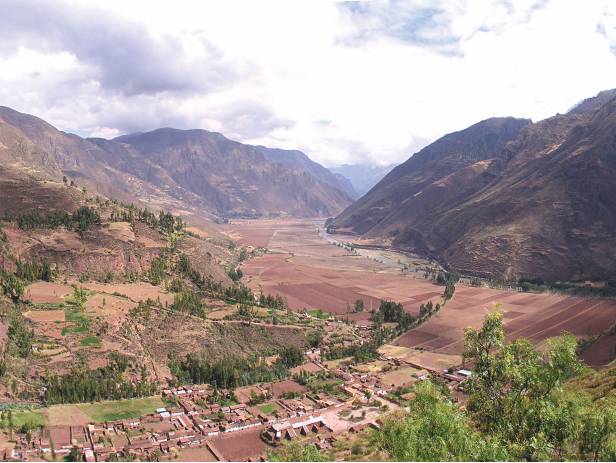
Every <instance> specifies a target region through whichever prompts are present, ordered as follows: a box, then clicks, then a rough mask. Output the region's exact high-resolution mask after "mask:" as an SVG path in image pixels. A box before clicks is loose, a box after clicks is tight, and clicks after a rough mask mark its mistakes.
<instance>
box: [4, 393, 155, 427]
mask: <svg viewBox="0 0 616 463" xmlns="http://www.w3.org/2000/svg"><path fill="white" fill-rule="evenodd" d="M159 407H164V403H163V402H162V400H161V399H160V397H149V398H144V399H129V400H111V401H105V402H97V403H91V404H68V405H52V406H51V407H44V408H39V409H35V410H28V411H23V412H15V413H14V414H13V420H14V423H15V427H16V428H19V427H21V426H22V425H24V424H26V423H27V424H31V425H35V426H39V425H46V426H66V425H79V424H82V425H83V424H88V423H102V422H105V421H114V420H123V419H128V418H137V417H139V416H142V415H145V414H148V413H152V412H153V411H154V410H156V409H157V408H159Z"/></svg>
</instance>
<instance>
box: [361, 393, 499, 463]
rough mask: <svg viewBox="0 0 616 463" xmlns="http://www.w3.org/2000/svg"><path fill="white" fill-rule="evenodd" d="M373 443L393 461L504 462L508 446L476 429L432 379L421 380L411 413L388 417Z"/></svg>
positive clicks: (411, 405) (373, 438) (374, 435)
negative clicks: (505, 446)
mask: <svg viewBox="0 0 616 463" xmlns="http://www.w3.org/2000/svg"><path fill="white" fill-rule="evenodd" d="M372 443H373V445H374V446H375V447H376V448H378V449H379V450H381V451H384V452H385V453H386V454H387V455H388V456H389V458H390V459H391V460H394V461H452V460H454V461H455V460H458V461H503V460H509V459H510V456H509V453H508V452H507V449H506V448H504V447H503V446H502V445H500V444H499V443H498V442H497V441H496V440H493V439H490V438H486V437H484V436H482V435H481V434H479V433H478V432H476V431H474V430H473V428H472V425H471V423H470V421H469V420H468V418H467V417H466V416H465V415H464V414H463V413H462V412H460V411H459V410H458V408H457V407H456V406H455V405H454V404H452V403H451V402H450V401H449V400H448V399H447V398H446V397H445V396H443V395H442V394H441V392H440V391H439V388H438V387H437V386H435V385H434V384H432V383H431V382H429V381H426V382H421V383H418V384H417V386H416V388H415V397H414V398H413V400H412V401H411V404H410V412H409V413H407V414H398V415H394V416H392V417H390V418H389V419H386V420H385V421H384V423H383V426H382V428H381V429H380V430H377V431H374V432H373V434H372Z"/></svg>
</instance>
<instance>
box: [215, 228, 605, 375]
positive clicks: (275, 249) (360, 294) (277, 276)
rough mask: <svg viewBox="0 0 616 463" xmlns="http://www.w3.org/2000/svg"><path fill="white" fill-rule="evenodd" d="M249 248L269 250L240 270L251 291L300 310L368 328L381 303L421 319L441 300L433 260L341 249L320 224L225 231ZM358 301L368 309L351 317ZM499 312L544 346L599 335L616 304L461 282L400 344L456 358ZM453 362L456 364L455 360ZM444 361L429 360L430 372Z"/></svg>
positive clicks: (594, 353)
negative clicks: (467, 338) (563, 336)
mask: <svg viewBox="0 0 616 463" xmlns="http://www.w3.org/2000/svg"><path fill="white" fill-rule="evenodd" d="M223 228H224V231H225V232H226V233H227V234H229V235H230V236H231V237H233V238H235V239H238V240H239V242H240V243H241V244H242V245H244V246H256V247H265V248H267V249H268V250H269V252H268V253H267V254H264V255H262V256H260V257H257V258H255V259H251V260H249V261H248V262H246V263H245V264H244V265H243V266H242V270H243V273H244V282H245V284H247V285H248V286H249V287H251V288H252V289H253V290H255V291H258V289H259V288H263V290H264V291H265V292H266V293H268V292H271V293H274V294H280V295H282V296H283V297H285V298H286V299H287V301H288V303H289V305H290V307H292V308H293V309H295V310H302V309H308V310H310V309H322V310H325V311H327V312H330V313H333V314H336V315H338V316H340V315H343V316H345V317H348V319H349V320H351V321H356V322H357V323H358V324H359V325H362V324H370V322H369V319H370V311H371V309H372V308H374V309H377V308H378V306H379V301H380V300H381V299H391V300H393V301H395V302H400V303H402V304H403V306H404V309H405V310H406V311H407V312H412V313H414V314H416V313H417V312H418V310H419V306H420V304H423V303H427V302H428V301H429V300H433V301H434V302H435V303H436V302H437V301H438V300H439V299H440V296H441V294H442V289H443V287H442V286H439V285H436V284H435V283H433V282H432V281H431V280H430V279H427V278H424V275H425V274H426V272H429V271H434V270H435V269H438V267H437V266H436V265H435V264H434V263H432V262H429V261H425V260H422V259H420V258H413V257H409V256H407V255H403V254H397V253H395V252H393V251H386V250H367V249H356V248H353V247H351V245H348V244H344V245H343V243H344V240H345V236H344V235H338V236H336V235H334V236H332V235H327V234H325V233H324V232H323V222H322V221H320V220H299V219H288V220H246V221H233V222H232V223H230V224H226V225H224V226H223ZM357 299H362V300H363V301H364V304H365V307H366V309H365V310H364V311H363V312H357V313H356V312H354V309H353V307H354V303H355V301H356V300H357ZM494 310H500V311H501V312H503V314H504V320H505V329H506V331H507V334H508V336H509V337H510V338H511V339H515V338H519V337H525V338H528V339H530V340H531V341H533V342H535V343H537V344H541V343H543V342H544V341H545V340H546V339H549V338H551V337H554V336H557V335H559V334H560V333H561V332H562V331H568V332H570V333H572V334H574V335H576V336H577V337H578V338H587V339H591V338H599V337H601V336H602V335H604V334H605V332H606V331H607V330H609V328H610V327H611V326H612V325H613V324H614V322H615V321H616V301H615V300H608V299H583V298H579V297H571V296H565V295H559V294H553V293H523V292H518V291H511V290H502V289H492V288H488V287H471V286H465V285H462V284H458V285H457V287H456V293H455V296H454V298H453V299H452V300H451V301H450V302H448V303H447V305H446V307H445V308H444V309H443V310H442V311H441V312H439V313H437V314H436V315H435V316H434V317H432V318H431V319H430V320H429V321H427V322H426V323H424V324H422V325H421V326H419V327H417V328H415V329H412V330H410V331H408V332H407V333H405V334H404V335H402V336H401V337H400V338H398V339H397V340H396V341H395V344H396V345H398V346H400V347H408V348H413V349H418V350H421V351H426V352H428V353H432V354H434V356H435V358H437V359H442V357H443V356H445V357H447V356H450V358H452V357H453V358H458V359H459V357H458V356H459V355H460V354H461V353H462V350H463V335H464V329H465V328H467V327H469V326H472V327H474V328H477V327H479V326H480V325H481V323H482V322H483V320H484V317H485V315H486V314H487V313H489V312H491V311H494ZM615 345H616V339H614V336H610V335H606V336H602V337H601V339H600V340H599V342H596V343H594V344H592V345H591V346H590V347H589V348H588V349H587V350H586V351H585V352H584V353H583V355H582V357H583V359H584V360H585V361H586V363H587V364H589V365H591V366H595V367H601V366H605V365H607V364H609V363H610V362H611V361H612V360H613V358H614V354H615V350H614V347H615ZM454 363H455V362H454ZM442 364H443V362H442V361H441V360H435V361H427V362H426V364H424V365H422V366H424V367H429V368H438V367H441V366H442Z"/></svg>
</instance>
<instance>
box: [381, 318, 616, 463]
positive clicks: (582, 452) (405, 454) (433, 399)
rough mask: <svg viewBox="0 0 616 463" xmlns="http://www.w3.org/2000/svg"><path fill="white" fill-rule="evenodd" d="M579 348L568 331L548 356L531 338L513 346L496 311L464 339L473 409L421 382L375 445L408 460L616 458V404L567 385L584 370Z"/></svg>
mask: <svg viewBox="0 0 616 463" xmlns="http://www.w3.org/2000/svg"><path fill="white" fill-rule="evenodd" d="M575 350H576V342H575V338H574V337H573V336H571V335H568V334H563V335H562V336H560V337H559V338H557V339H554V340H552V341H551V342H550V343H549V348H548V350H547V352H546V353H544V354H542V353H540V352H538V351H537V350H536V349H535V348H534V347H533V346H532V344H531V343H530V342H529V341H527V340H524V339H520V340H516V341H513V342H511V343H506V342H505V334H504V330H503V326H502V316H501V315H500V314H499V313H494V314H490V315H488V316H487V318H486V320H485V323H484V325H483V327H482V328H481V329H480V330H473V329H469V330H468V331H467V333H466V336H465V354H464V355H465V359H466V360H468V361H471V362H473V364H474V367H473V377H472V379H471V380H470V381H469V382H468V383H467V387H466V392H467V393H468V404H467V411H466V412H463V411H462V410H461V409H460V408H459V406H458V405H456V404H454V403H453V402H452V400H451V397H450V396H449V391H448V390H447V389H446V388H442V387H438V386H436V385H434V384H432V383H423V384H419V385H418V386H417V387H416V388H415V397H414V398H413V400H412V401H411V404H410V412H409V413H408V414H406V415H404V416H402V417H400V416H397V417H392V418H390V419H388V420H386V421H385V423H384V425H383V427H382V429H381V430H380V431H376V432H374V433H373V435H372V439H373V444H374V445H375V446H376V447H377V448H378V449H380V450H382V451H383V452H384V453H385V454H386V455H388V456H389V458H390V459H392V460H406V461H409V460H467V461H468V460H475V461H490V460H492V461H493V460H533V461H534V460H568V459H573V460H589V461H597V460H606V461H614V459H616V408H615V407H614V402H613V400H612V399H609V400H606V398H605V396H601V395H600V394H597V395H595V396H593V395H592V394H589V393H587V392H586V391H585V390H584V388H581V387H580V384H577V387H575V386H574V387H571V386H569V387H565V385H566V381H568V380H569V383H568V384H575V381H576V379H573V380H572V378H577V377H579V376H580V375H581V374H582V373H583V371H584V367H583V365H582V364H581V363H580V362H579V361H578V360H577V357H576V352H575ZM586 374H587V375H588V374H592V373H586ZM615 374H616V371H614V370H612V372H611V373H610V375H611V376H614V375H615ZM612 384H613V383H612ZM604 392H605V390H604Z"/></svg>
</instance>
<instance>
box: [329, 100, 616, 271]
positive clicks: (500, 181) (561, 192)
mask: <svg viewBox="0 0 616 463" xmlns="http://www.w3.org/2000/svg"><path fill="white" fill-rule="evenodd" d="M615 175H616V90H610V91H605V92H601V93H600V94H599V95H597V96H596V97H594V98H589V99H587V100H584V101H583V102H581V103H580V104H578V105H577V106H575V107H574V108H573V109H572V110H570V111H569V112H568V113H567V114H558V115H556V116H553V117H550V118H548V119H545V120H542V121H539V122H536V123H533V122H531V121H530V120H527V119H515V118H493V119H488V120H485V121H482V122H479V123H477V124H475V125H473V126H471V127H469V128H467V129H464V130H461V131H459V132H455V133H451V134H448V135H445V136H444V137H442V138H440V139H439V140H437V141H435V142H434V143H432V144H431V145H429V146H427V147H425V148H424V149H422V150H421V151H419V152H418V153H417V154H415V155H413V156H412V157H410V158H409V159H408V160H407V161H406V162H404V163H402V164H401V165H399V166H398V167H396V168H395V169H393V170H392V171H391V172H390V173H389V174H388V175H386V176H385V177H384V178H383V179H382V180H381V181H380V182H379V183H378V184H377V185H376V186H375V187H374V188H373V189H372V190H371V191H370V192H368V193H367V194H366V195H365V196H363V197H362V198H361V199H359V200H358V201H357V202H355V203H354V204H352V205H351V206H349V207H348V208H347V209H346V210H345V211H344V212H342V213H341V214H340V215H338V216H337V217H336V218H335V219H334V221H333V226H334V227H336V228H337V229H339V230H346V231H349V232H354V233H357V234H359V235H361V236H362V237H363V238H366V239H371V240H373V241H376V242H381V243H384V244H388V245H392V246H394V247H396V248H399V249H402V250H406V251H414V252H419V253H422V254H426V255H429V256H431V257H434V258H436V259H438V260H439V261H440V262H441V263H443V264H444V265H445V266H446V267H447V268H449V269H451V270H457V271H461V272H465V273H467V274H474V275H477V276H484V277H488V278H495V279H502V278H506V279H515V278H521V277H537V276H539V277H541V278H545V279H547V280H552V281H559V280H569V281H579V280H586V279H591V280H595V279H596V280H605V279H613V278H616V182H615V181H614V178H615Z"/></svg>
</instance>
